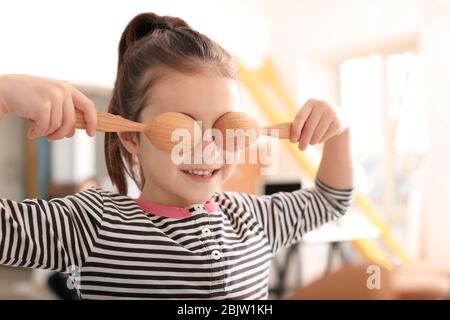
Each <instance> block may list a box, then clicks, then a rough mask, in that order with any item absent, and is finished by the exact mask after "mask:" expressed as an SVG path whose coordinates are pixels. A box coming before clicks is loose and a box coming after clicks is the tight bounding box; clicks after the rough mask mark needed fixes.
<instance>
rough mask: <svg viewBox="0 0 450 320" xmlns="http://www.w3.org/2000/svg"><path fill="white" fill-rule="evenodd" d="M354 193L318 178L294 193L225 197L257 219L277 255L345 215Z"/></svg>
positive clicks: (235, 194)
mask: <svg viewBox="0 0 450 320" xmlns="http://www.w3.org/2000/svg"><path fill="white" fill-rule="evenodd" d="M354 193H355V190H354V189H336V188H332V187H330V186H328V185H326V184H324V183H323V182H321V181H320V180H319V179H317V178H316V181H315V186H314V187H312V188H305V189H300V190H296V191H294V192H278V193H275V194H273V195H264V196H255V195H250V194H246V193H238V192H224V193H223V194H222V196H223V197H224V198H225V199H226V201H228V202H229V203H232V204H234V205H235V207H236V208H243V209H244V210H246V211H249V212H250V213H251V214H252V215H253V216H254V218H255V219H256V220H257V222H258V223H259V224H260V225H261V227H262V228H263V230H264V233H265V235H266V236H267V240H268V242H269V245H270V246H271V250H272V253H273V254H275V253H276V252H278V250H280V249H281V248H283V247H287V246H290V245H292V244H293V243H295V242H296V241H298V240H300V239H301V237H302V236H303V235H304V234H305V233H307V232H309V231H311V230H313V229H315V228H318V227H319V226H321V225H323V224H325V223H327V222H329V221H332V220H335V219H337V218H339V217H340V216H342V215H344V214H345V213H346V212H347V210H348V208H349V207H350V205H351V203H352V201H353V198H354Z"/></svg>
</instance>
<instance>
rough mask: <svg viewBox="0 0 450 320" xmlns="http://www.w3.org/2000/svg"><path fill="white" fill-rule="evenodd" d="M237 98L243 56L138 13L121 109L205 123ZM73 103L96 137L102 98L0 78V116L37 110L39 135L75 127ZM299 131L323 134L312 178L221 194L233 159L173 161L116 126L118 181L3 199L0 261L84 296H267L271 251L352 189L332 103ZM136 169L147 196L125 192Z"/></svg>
mask: <svg viewBox="0 0 450 320" xmlns="http://www.w3.org/2000/svg"><path fill="white" fill-rule="evenodd" d="M239 102H240V100H239V87H238V74H237V70H236V66H235V64H234V63H233V61H232V58H231V56H230V55H229V54H228V53H227V52H226V51H225V50H224V49H222V48H221V47H220V46H219V45H218V44H216V43H215V42H213V41H212V40H210V39H209V38H208V37H206V36H205V35H202V34H201V33H199V32H197V31H195V30H193V29H191V28H190V27H189V25H188V24H187V23H186V22H184V21H183V20H181V19H179V18H174V17H168V16H164V17H162V16H158V15H156V14H151V13H145V14H140V15H138V16H136V17H135V18H134V19H133V20H132V21H131V22H130V23H129V24H128V26H127V27H126V29H125V31H124V32H123V34H122V38H121V40H120V44H119V63H118V72H117V78H116V81H115V85H114V89H113V95H112V99H111V102H110V105H109V112H110V113H113V114H118V115H121V116H123V117H125V118H128V119H131V120H135V121H140V122H147V121H149V120H151V119H152V118H154V117H155V116H156V115H158V114H160V113H163V112H168V111H175V112H181V113H184V114H187V115H190V116H191V117H192V118H194V119H196V120H199V121H202V127H203V129H208V128H211V127H212V126H213V124H214V122H215V120H216V119H217V118H218V117H220V116H221V115H222V114H224V113H226V112H230V111H233V110H236V109H237V108H238V106H239ZM75 109H78V110H80V111H82V112H83V113H84V116H85V118H86V121H87V129H86V130H87V132H88V134H89V135H91V136H93V135H94V134H95V126H96V113H95V107H94V105H93V104H92V102H91V101H90V100H88V99H87V98H86V97H85V96H84V95H83V94H81V93H80V92H79V91H77V90H76V89H75V88H73V87H72V86H70V85H69V84H67V83H66V82H63V81H56V80H50V79H43V78H36V77H31V76H21V75H6V76H2V77H1V78H0V117H1V116H2V115H4V114H6V113H13V114H16V115H17V116H20V117H24V118H28V119H31V120H33V121H34V122H35V124H36V125H35V127H34V128H33V129H32V130H30V131H29V132H28V137H29V138H35V137H38V136H47V137H48V138H49V139H53V140H54V139H61V138H64V137H70V136H72V135H73V134H74V123H75V122H74V118H75V116H74V114H75ZM290 139H291V142H293V143H299V148H300V149H301V150H305V148H306V147H307V145H309V144H316V143H320V142H324V143H325V144H324V149H323V155H322V159H321V162H320V167H319V170H318V173H317V178H316V181H315V187H314V188H309V189H302V190H298V191H295V192H292V193H285V192H280V193H277V194H274V195H271V196H261V197H257V196H254V195H249V194H242V193H234V192H223V193H221V192H217V190H218V188H219V187H220V185H221V184H222V183H223V182H224V181H225V180H226V179H227V178H228V177H229V176H230V174H231V172H232V170H233V168H234V166H235V164H233V163H232V164H229V163H225V164H221V165H206V164H199V165H186V164H180V165H175V164H174V163H173V162H172V161H171V158H170V153H169V152H167V151H162V150H159V149H158V148H156V147H155V146H153V145H152V144H151V143H150V142H149V141H148V140H147V139H146V138H145V137H143V136H141V135H140V134H126V133H121V134H116V133H107V134H106V139H105V154H106V162H107V167H108V172H109V175H110V178H111V180H112V182H113V183H114V184H115V186H116V187H117V190H118V192H109V191H105V190H103V189H101V188H91V189H89V190H87V191H82V192H79V193H76V194H74V195H71V196H68V197H64V198H57V199H52V200H50V201H43V200H39V199H34V200H29V199H27V200H25V201H23V202H15V201H11V200H6V199H3V200H0V264H4V265H9V266H22V267H30V268H44V269H51V270H57V271H62V272H66V273H72V274H73V276H74V279H75V285H76V288H77V290H78V292H79V294H80V296H81V297H82V298H85V299H105V298H121V299H125V298H132V299H140V298H163V299H167V298H173V299H177V298H178V299H179V298H214V299H264V298H267V295H268V273H269V263H270V260H271V258H272V257H273V256H274V255H275V254H276V253H277V252H278V251H279V250H280V249H281V248H284V247H287V246H289V245H291V244H293V243H295V242H296V241H299V240H300V239H301V237H302V236H303V235H304V234H305V233H306V232H308V231H310V230H312V229H314V228H317V227H319V226H320V225H322V224H324V223H326V222H328V221H330V220H333V219H336V218H338V217H339V216H341V215H343V214H344V213H345V212H346V210H347V209H348V207H349V205H350V203H351V200H352V197H353V191H354V190H353V175H352V159H351V153H350V145H349V140H350V137H349V129H348V128H347V127H345V126H344V124H343V121H342V120H341V119H340V118H339V116H338V115H337V112H336V110H335V109H333V108H332V107H331V106H330V105H328V104H327V103H325V102H323V101H318V100H309V101H308V102H307V103H306V104H305V105H304V106H303V107H302V108H301V109H300V110H299V112H298V114H297V116H296V118H295V120H294V122H293V125H292V130H291V137H290ZM210 143H214V142H210ZM126 174H129V175H130V176H131V177H132V178H133V179H134V180H135V182H136V183H137V185H138V186H139V187H140V190H141V195H140V197H139V198H138V199H132V198H130V197H128V196H127V183H126Z"/></svg>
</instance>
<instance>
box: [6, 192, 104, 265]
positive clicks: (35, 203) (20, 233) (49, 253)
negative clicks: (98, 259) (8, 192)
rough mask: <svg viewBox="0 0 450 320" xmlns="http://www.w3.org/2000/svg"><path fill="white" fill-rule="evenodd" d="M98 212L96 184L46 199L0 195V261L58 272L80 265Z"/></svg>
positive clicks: (89, 245)
mask: <svg viewBox="0 0 450 320" xmlns="http://www.w3.org/2000/svg"><path fill="white" fill-rule="evenodd" d="M102 212H103V199H102V195H101V193H100V192H99V191H98V189H96V188H92V189H89V190H87V191H83V192H80V193H77V194H75V195H71V196H67V197H64V198H56V199H52V200H50V201H44V200H40V199H32V200H30V199H27V200H24V201H22V202H15V201H11V200H5V199H0V265H9V266H20V267H30V268H40V269H49V270H56V271H62V272H64V271H67V270H68V269H69V268H72V267H81V266H82V265H83V263H84V261H85V259H86V258H87V257H88V255H89V253H90V251H91V250H92V247H93V244H94V243H95V239H96V236H97V233H98V228H99V225H100V223H101V215H102Z"/></svg>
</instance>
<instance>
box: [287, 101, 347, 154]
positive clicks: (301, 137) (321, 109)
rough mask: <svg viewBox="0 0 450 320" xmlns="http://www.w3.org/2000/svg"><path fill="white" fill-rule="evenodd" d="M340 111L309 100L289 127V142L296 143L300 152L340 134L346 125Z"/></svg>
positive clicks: (322, 102) (321, 102)
mask: <svg viewBox="0 0 450 320" xmlns="http://www.w3.org/2000/svg"><path fill="white" fill-rule="evenodd" d="M345 122H346V121H344V117H343V115H342V112H341V111H340V110H337V108H334V107H332V106H330V105H329V104H328V103H326V102H325V101H321V100H315V99H310V100H308V101H307V102H306V103H305V104H304V105H303V107H302V108H301V109H300V110H299V111H298V113H297V115H296V116H295V119H294V121H293V123H292V127H291V137H290V141H291V142H293V143H295V142H298V143H299V144H298V146H299V148H300V150H302V151H304V150H306V147H307V146H308V145H309V144H311V145H315V144H316V143H322V142H325V141H327V140H329V139H330V138H331V137H333V136H336V135H339V134H341V133H342V132H343V131H344V130H345V129H347V127H348V125H347V124H346V123H345Z"/></svg>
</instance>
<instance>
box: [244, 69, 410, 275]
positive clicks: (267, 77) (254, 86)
mask: <svg viewBox="0 0 450 320" xmlns="http://www.w3.org/2000/svg"><path fill="white" fill-rule="evenodd" d="M238 66H239V72H240V78H241V81H242V82H243V83H244V85H245V86H246V87H247V89H248V91H249V92H250V94H251V95H252V96H253V98H254V99H255V101H256V103H257V104H258V105H259V107H260V108H261V110H262V111H263V112H264V114H265V115H266V116H267V118H268V119H269V120H270V121H271V122H275V123H278V122H286V121H288V120H292V117H293V116H294V115H295V113H296V112H297V110H298V107H297V106H296V104H295V101H294V100H293V99H292V98H291V97H290V96H289V95H288V94H287V92H286V91H285V90H284V88H283V86H282V85H281V82H280V81H279V79H278V76H277V74H276V72H275V68H274V67H273V64H272V63H271V61H270V60H266V62H265V63H264V65H263V66H262V68H260V69H259V70H257V71H252V70H248V69H247V68H246V67H245V66H243V65H242V64H240V63H238ZM261 79H262V80H264V81H265V82H266V83H267V84H269V85H270V87H271V89H272V90H273V91H274V93H276V94H277V96H278V98H279V99H280V100H281V101H282V102H283V104H284V106H285V107H286V108H287V109H288V111H289V113H288V114H282V113H280V112H279V111H277V110H276V108H274V107H273V103H272V102H271V100H270V96H269V95H268V93H267V92H266V91H265V90H264V88H263V87H264V86H263V85H262V83H261ZM284 143H285V144H286V147H287V148H288V150H289V151H290V152H291V153H292V154H293V156H294V158H295V160H296V161H297V162H298V163H299V165H300V166H301V168H302V169H303V170H305V172H306V173H307V174H308V175H309V176H310V177H311V179H314V177H315V175H316V172H317V168H316V166H315V165H314V164H313V163H312V162H311V160H310V159H309V158H308V157H307V156H306V155H305V153H303V152H299V150H298V148H297V146H296V145H294V144H292V143H290V142H288V141H285V142H284ZM355 202H356V204H357V205H358V206H359V207H360V208H361V210H362V211H363V212H364V213H365V214H366V215H367V217H368V218H369V220H370V222H371V223H372V224H373V225H375V226H376V227H378V229H379V231H380V237H381V239H382V240H383V242H384V244H385V245H386V247H387V248H388V249H389V250H390V251H391V252H392V254H394V256H396V257H397V258H398V259H399V260H400V262H402V263H407V262H411V259H410V258H409V257H408V256H407V254H406V253H405V252H404V251H403V249H402V248H401V247H400V245H399V244H398V243H397V241H396V240H395V238H394V236H393V235H392V231H391V230H390V228H389V226H388V224H387V223H386V222H385V221H383V219H382V218H381V217H380V216H379V215H378V214H377V213H376V211H375V208H374V206H373V205H372V204H371V202H370V201H369V200H368V199H366V198H365V197H363V196H362V195H361V194H359V193H357V194H356V198H355ZM353 245H354V246H355V247H356V248H357V249H358V251H359V252H360V253H361V254H362V255H363V256H364V257H365V258H366V259H367V260H369V261H370V262H372V263H376V264H378V265H381V266H383V267H385V268H387V269H389V270H391V269H392V268H393V263H392V262H391V261H390V259H389V257H388V256H387V255H386V254H385V253H384V252H383V251H382V250H381V248H379V246H378V245H377V243H375V242H374V241H370V240H355V241H353Z"/></svg>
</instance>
